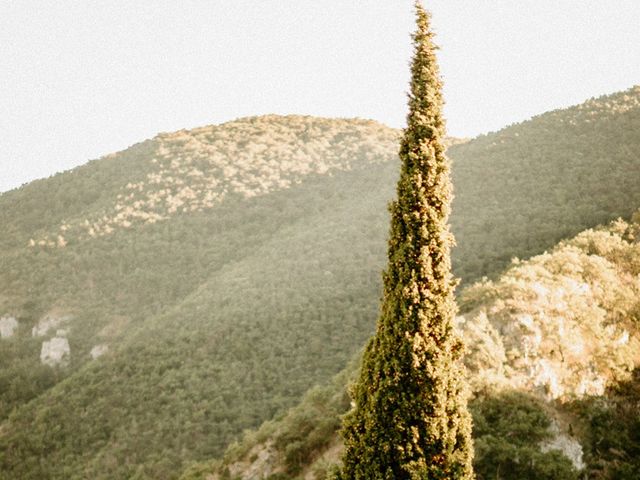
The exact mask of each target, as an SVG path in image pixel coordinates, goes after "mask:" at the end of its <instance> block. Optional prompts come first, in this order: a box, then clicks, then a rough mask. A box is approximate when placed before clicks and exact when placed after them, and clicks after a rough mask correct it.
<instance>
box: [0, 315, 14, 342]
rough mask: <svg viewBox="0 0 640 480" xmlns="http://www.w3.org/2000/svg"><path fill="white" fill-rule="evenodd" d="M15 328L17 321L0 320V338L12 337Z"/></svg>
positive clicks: (12, 319) (6, 318)
mask: <svg viewBox="0 0 640 480" xmlns="http://www.w3.org/2000/svg"><path fill="white" fill-rule="evenodd" d="M16 328H18V320H16V319H15V318H14V317H2V318H0V338H9V337H13V334H14V332H15V330H16Z"/></svg>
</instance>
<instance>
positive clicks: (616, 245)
mask: <svg viewBox="0 0 640 480" xmlns="http://www.w3.org/2000/svg"><path fill="white" fill-rule="evenodd" d="M460 310H461V313H462V315H461V316H460V317H459V318H458V329H459V332H460V333H461V335H462V337H463V338H464V340H465V343H466V344H467V352H466V355H465V363H466V364H467V368H468V375H469V379H470V384H471V385H472V387H473V391H474V398H473V400H472V402H471V409H472V412H473V416H474V437H475V449H476V459H475V470H476V474H477V475H478V478H480V479H484V478H487V479H488V478H497V475H499V477H500V478H504V479H514V480H515V479H538V478H550V479H551V478H553V479H569V478H571V479H577V478H578V475H577V472H576V470H577V469H578V468H580V469H585V468H586V469H587V471H588V472H589V474H590V475H591V474H595V473H596V472H598V471H601V470H603V465H604V466H605V470H606V471H607V475H606V476H604V477H597V478H633V477H632V476H625V477H620V476H618V475H622V474H624V475H628V474H629V472H631V471H632V469H634V468H636V469H637V465H638V457H637V456H629V457H627V458H626V459H625V460H622V459H621V457H618V460H617V463H616V459H615V456H616V454H615V452H609V451H608V450H607V448H606V447H604V446H603V441H604V442H608V443H613V442H615V438H614V437H615V436H616V435H617V432H619V431H624V430H626V428H627V426H626V425H628V424H625V419H629V418H630V419H631V422H635V419H634V418H633V415H634V413H632V412H636V413H637V411H636V410H637V409H634V407H632V406H631V405H629V404H628V403H627V404H626V406H625V404H624V401H625V399H627V398H634V399H635V398H637V389H638V386H637V385H638V384H637V379H638V375H637V373H634V375H633V376H632V375H631V372H632V371H633V370H634V368H636V367H637V365H638V363H639V362H640V211H639V212H638V213H637V214H636V215H635V217H634V222H631V223H627V222H623V221H617V222H615V223H613V224H611V225H610V226H608V227H607V228H601V229H597V230H588V231H585V232H583V233H581V234H579V235H578V236H576V237H575V238H573V239H571V240H569V241H565V242H562V243H561V244H559V245H558V246H557V247H556V248H554V249H553V251H551V252H550V253H545V254H543V255H539V256H536V257H534V258H532V259H531V260H529V261H526V262H518V263H516V264H514V265H513V266H512V267H511V268H510V269H509V270H507V271H506V272H504V273H503V274H502V275H501V276H500V277H499V278H498V279H497V280H496V281H488V280H485V281H482V282H478V283H476V284H474V285H472V286H470V287H469V288H467V289H465V290H464V292H463V293H462V295H461V300H460ZM563 351H564V353H563ZM357 367H358V363H357V362H351V365H350V366H349V367H348V368H347V369H346V370H345V371H343V372H342V373H341V374H340V375H338V376H336V377H335V378H334V380H333V381H332V382H331V383H329V384H327V385H326V386H324V387H322V388H316V389H314V390H312V391H310V392H308V393H307V394H306V395H305V397H304V399H303V400H302V402H301V403H300V404H299V405H297V406H296V407H295V408H293V409H291V410H290V411H289V412H288V413H287V414H286V415H285V416H284V417H282V418H281V419H280V420H277V421H272V422H267V423H265V424H264V425H263V426H262V427H261V428H260V429H259V430H258V431H256V432H252V433H248V434H246V435H245V437H244V439H243V440H242V442H240V443H239V444H235V445H232V446H231V447H230V448H229V449H228V450H227V452H226V454H225V456H224V458H223V459H222V461H218V462H212V463H209V464H202V465H198V466H194V467H192V468H191V469H190V470H188V471H187V472H185V475H184V476H183V479H184V480H188V479H198V478H212V479H215V478H237V479H249V478H251V479H253V480H259V479H264V478H271V477H270V476H273V475H279V476H278V477H277V478H282V479H287V478H290V479H294V478H295V479H297V478H305V479H307V478H308V479H322V478H325V477H324V476H325V474H326V471H327V469H328V468H330V465H331V463H332V462H336V461H338V459H339V451H340V448H341V446H340V439H339V438H338V436H337V431H338V429H339V426H340V417H341V415H342V414H344V413H345V412H346V411H347V410H348V409H349V408H350V402H349V396H348V394H347V384H348V383H349V382H350V381H353V380H354V378H355V373H356V370H357ZM617 382H620V385H621V386H620V387H615V384H616V383H617ZM607 386H609V389H608V390H607ZM636 407H637V405H636ZM604 422H608V424H610V425H611V424H613V425H618V429H617V430H616V431H614V432H607V431H606V430H605V429H606V423H604ZM636 423H637V422H636ZM632 424H633V423H632ZM570 425H574V426H575V430H573V429H572V428H571V427H570ZM623 426H624V427H623ZM629 428H631V427H629ZM624 434H626V435H633V433H632V430H631V429H629V432H628V433H627V432H626V431H625V432H624ZM615 445H617V448H618V449H619V450H627V449H629V448H631V449H633V447H630V446H628V445H624V444H622V443H619V442H617V443H615ZM612 448H614V447H612ZM518 458H520V461H518ZM633 471H637V470H633ZM498 472H500V473H499V474H498ZM612 472H613V473H612ZM589 478H592V477H591V476H589Z"/></svg>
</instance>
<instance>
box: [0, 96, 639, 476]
mask: <svg viewBox="0 0 640 480" xmlns="http://www.w3.org/2000/svg"><path fill="white" fill-rule="evenodd" d="M639 105H640V88H637V87H636V88H634V89H631V90H629V91H627V92H622V93H619V94H616V95H612V96H609V97H603V98H601V99H597V100H592V101H590V102H587V103H586V104H584V105H581V106H578V107H574V108H571V109H567V110H562V111H558V112H552V113H549V114H545V115H542V116H540V117H537V118H535V119H533V120H531V121H529V122H525V123H523V124H520V125H517V126H513V127H509V128H507V129H505V130H504V131H501V132H498V133H496V134H491V135H488V136H484V137H480V138H478V139H475V140H472V141H469V142H466V143H462V144H457V145H454V146H452V147H451V148H450V150H449V153H450V156H451V157H452V159H453V175H454V184H455V191H456V200H455V202H454V213H453V216H452V219H451V221H452V225H453V229H454V233H455V234H456V236H457V240H458V248H457V249H456V251H455V258H454V263H455V269H456V272H457V274H458V275H460V276H461V277H462V279H463V282H464V283H465V284H470V283H471V282H472V281H473V280H475V279H477V278H480V277H481V276H483V275H489V276H494V275H496V274H497V273H498V272H499V271H500V270H501V269H502V268H503V267H504V266H505V265H507V264H508V263H509V262H510V260H511V258H512V257H513V256H519V257H523V258H524V257H527V256H529V255H532V254H537V253H542V252H543V251H544V250H545V249H547V248H550V247H551V246H553V245H554V244H555V243H556V242H557V241H558V240H559V239H561V238H564V237H567V236H570V235H573V234H575V233H577V232H579V231H581V230H583V229H585V228H588V227H592V226H595V225H597V224H599V223H603V222H605V221H609V220H612V219H614V218H617V217H618V216H623V217H628V216H629V215H630V214H631V212H632V206H633V205H640V191H639V190H638V189H637V188H636V185H637V182H635V181H632V180H634V179H637V178H638V168H640V139H639V138H638V137H637V135H634V134H633V133H632V132H637V131H638V127H639V126H640V118H639V111H640V106H639ZM541 132H547V133H546V136H545V137H544V141H543V136H542V135H541ZM397 138H398V132H397V131H395V130H392V129H389V128H387V127H384V126H382V125H380V124H377V123H375V122H371V121H365V120H329V119H318V118H312V117H299V116H288V117H280V116H267V117H254V118H247V119H240V120H237V121H234V122H229V123H227V124H223V125H219V126H210V127H203V128H199V129H195V130H190V131H180V132H176V133H169V134H160V135H158V136H157V137H155V138H153V139H151V140H146V141H144V142H142V143H140V144H137V145H134V146H133V147H131V148H129V149H127V150H125V151H123V152H119V153H116V154H113V155H109V156H107V157H105V158H102V159H99V160H96V161H92V162H89V163H88V164H86V165H84V166H82V167H79V168H77V169H74V170H72V171H70V172H65V173H63V174H59V175H56V176H54V177H52V178H49V179H45V180H39V181H36V182H33V183H31V184H29V185H26V186H25V187H23V188H20V189H17V190H14V191H11V192H6V193H4V194H2V195H0V228H1V231H2V234H1V235H0V252H1V253H0V286H1V287H2V288H0V331H1V332H2V338H1V339H0V364H2V366H3V368H2V370H1V371H0V422H1V423H0V478H3V477H2V475H4V476H5V478H70V479H73V478H113V477H114V476H115V477H121V478H127V477H131V478H156V479H161V478H175V477H176V476H177V475H178V474H179V472H180V471H182V469H183V468H184V466H185V465H187V464H189V463H190V462H192V461H196V460H204V459H208V458H213V457H216V456H218V455H220V454H221V453H222V452H223V451H224V449H225V448H226V447H227V445H228V444H229V443H230V442H231V441H232V440H233V439H236V438H238V435H239V434H240V433H241V432H242V430H244V429H247V428H255V427H257V426H259V425H260V424H261V423H262V422H263V421H264V420H267V419H269V418H272V417H273V416H274V415H276V414H279V413H283V412H285V411H286V410H287V409H288V408H290V407H292V406H293V405H295V404H296V402H298V401H299V399H300V398H301V397H302V395H303V394H304V392H305V391H307V390H308V389H309V388H310V387H312V386H313V385H316V384H320V383H324V382H326V381H327V380H328V379H329V378H330V377H331V376H333V375H334V374H336V373H337V372H339V371H340V370H341V369H342V368H343V367H344V365H345V364H346V362H347V360H348V359H349V358H351V357H353V355H355V354H356V352H357V351H358V349H359V348H360V347H361V346H362V345H363V344H364V341H365V340H366V338H367V337H368V336H369V334H370V333H371V332H372V329H373V325H374V322H375V319H376V316H377V309H378V297H379V292H380V271H381V269H382V268H383V265H384V257H385V249H386V244H385V243H386V242H385V238H386V232H387V228H388V218H387V212H386V204H387V202H388V201H389V200H390V199H391V198H392V196H393V188H394V186H395V180H396V175H397V164H396V161H395V159H396V151H397V145H396V143H397ZM606 145H609V146H610V148H605V147H606ZM605 154H606V155H605ZM576 178H577V179H579V182H574V179H576ZM594 205H595V207H594ZM107 472H108V473H107ZM136 476H137V477H136Z"/></svg>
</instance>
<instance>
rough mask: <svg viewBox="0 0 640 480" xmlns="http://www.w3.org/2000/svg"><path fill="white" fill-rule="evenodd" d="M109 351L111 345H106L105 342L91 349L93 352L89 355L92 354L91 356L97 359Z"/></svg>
mask: <svg viewBox="0 0 640 480" xmlns="http://www.w3.org/2000/svg"><path fill="white" fill-rule="evenodd" d="M108 351H109V345H105V344H101V345H96V346H94V347H93V348H92V349H91V352H89V355H91V358H93V359H94V360H95V359H96V358H98V357H101V356H102V355H104V354H105V353H107V352H108Z"/></svg>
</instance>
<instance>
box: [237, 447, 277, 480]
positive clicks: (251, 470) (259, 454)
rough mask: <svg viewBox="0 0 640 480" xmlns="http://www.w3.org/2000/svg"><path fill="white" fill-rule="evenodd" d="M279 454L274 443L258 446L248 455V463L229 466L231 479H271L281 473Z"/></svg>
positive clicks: (242, 462)
mask: <svg viewBox="0 0 640 480" xmlns="http://www.w3.org/2000/svg"><path fill="white" fill-rule="evenodd" d="M276 455H277V452H276V450H275V449H274V448H273V443H272V442H267V443H266V444H258V445H256V446H255V447H254V448H252V449H251V451H250V452H249V454H248V455H247V457H248V459H251V460H247V461H240V462H236V463H233V464H231V465H229V473H230V474H231V478H241V479H242V480H256V479H262V478H269V476H271V475H273V474H276V473H278V472H279V470H278V467H280V465H278V464H277V462H276Z"/></svg>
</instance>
